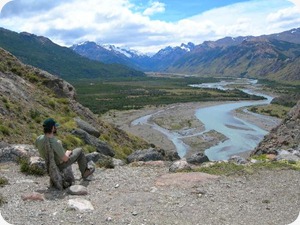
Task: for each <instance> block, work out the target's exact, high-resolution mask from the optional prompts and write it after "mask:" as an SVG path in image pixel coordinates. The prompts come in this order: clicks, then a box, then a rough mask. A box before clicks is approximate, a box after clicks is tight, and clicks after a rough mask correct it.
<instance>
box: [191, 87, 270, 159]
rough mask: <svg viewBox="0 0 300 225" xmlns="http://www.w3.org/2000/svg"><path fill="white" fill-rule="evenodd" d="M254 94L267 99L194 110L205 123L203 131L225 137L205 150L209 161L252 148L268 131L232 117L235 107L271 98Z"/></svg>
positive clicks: (257, 103) (251, 104)
mask: <svg viewBox="0 0 300 225" xmlns="http://www.w3.org/2000/svg"><path fill="white" fill-rule="evenodd" d="M247 92H249V91H247ZM256 94H257V95H261V96H264V97H266V98H267V99H266V100H262V101H243V102H235V103H229V104H223V105H217V106H211V107H207V108H203V109H198V110H197V111H196V117H197V118H198V119H199V120H200V121H201V122H202V123H203V124H204V125H205V132H207V131H210V130H215V131H217V132H219V133H222V134H223V135H225V136H226V137H227V140H225V141H224V142H221V143H219V144H218V145H215V146H213V147H211V148H209V149H206V150H205V154H206V155H207V157H208V158H209V159H210V160H211V161H216V160H227V159H228V158H229V157H230V156H232V155H235V154H238V153H242V152H246V151H249V150H253V149H254V148H255V147H256V146H257V145H258V143H259V142H260V141H261V140H262V139H263V137H264V135H266V134H267V133H268V132H267V131H265V130H263V129H261V128H259V127H257V126H255V125H253V124H250V123H248V122H246V121H243V120H241V119H239V118H236V117H234V116H233V114H232V111H233V110H235V109H238V108H241V107H245V106H254V105H262V104H269V103H270V102H271V100H272V97H270V96H266V95H262V94H258V93H256ZM258 116H259V115H258Z"/></svg>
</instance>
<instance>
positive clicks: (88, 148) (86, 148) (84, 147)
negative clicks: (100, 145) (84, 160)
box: [83, 145, 96, 153]
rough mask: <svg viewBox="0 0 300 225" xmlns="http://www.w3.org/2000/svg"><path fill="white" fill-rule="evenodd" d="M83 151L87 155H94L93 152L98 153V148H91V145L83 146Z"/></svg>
mask: <svg viewBox="0 0 300 225" xmlns="http://www.w3.org/2000/svg"><path fill="white" fill-rule="evenodd" d="M83 151H84V152H85V153H92V152H95V151H96V147H94V146H91V145H85V146H83Z"/></svg>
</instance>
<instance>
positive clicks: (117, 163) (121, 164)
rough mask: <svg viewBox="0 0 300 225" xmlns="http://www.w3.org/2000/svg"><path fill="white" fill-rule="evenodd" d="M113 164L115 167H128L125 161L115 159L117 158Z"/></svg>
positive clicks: (113, 160)
mask: <svg viewBox="0 0 300 225" xmlns="http://www.w3.org/2000/svg"><path fill="white" fill-rule="evenodd" d="M112 162H113V165H114V167H116V166H124V165H126V163H125V162H124V161H123V160H121V159H115V158H113V159H112Z"/></svg>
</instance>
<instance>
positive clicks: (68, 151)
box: [62, 150, 72, 162]
mask: <svg viewBox="0 0 300 225" xmlns="http://www.w3.org/2000/svg"><path fill="white" fill-rule="evenodd" d="M71 155H72V151H70V150H67V151H66V152H65V155H64V156H63V158H62V161H63V162H67V161H68V160H69V158H70V156H71Z"/></svg>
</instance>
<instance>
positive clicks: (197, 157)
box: [186, 152, 209, 164]
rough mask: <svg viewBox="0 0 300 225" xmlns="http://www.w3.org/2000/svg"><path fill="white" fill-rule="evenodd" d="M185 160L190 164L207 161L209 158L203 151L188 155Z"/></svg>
mask: <svg viewBox="0 0 300 225" xmlns="http://www.w3.org/2000/svg"><path fill="white" fill-rule="evenodd" d="M186 161H187V162H188V163H191V164H201V163H204V162H209V159H208V157H207V156H206V155H205V154H204V153H202V152H197V153H195V154H193V155H192V156H190V157H189V158H187V159H186Z"/></svg>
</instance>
